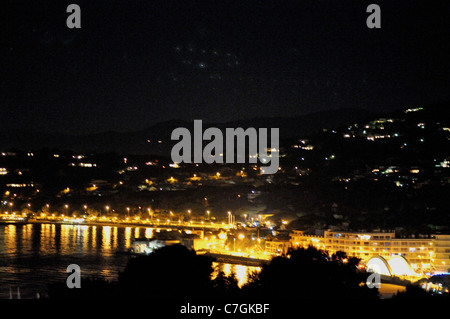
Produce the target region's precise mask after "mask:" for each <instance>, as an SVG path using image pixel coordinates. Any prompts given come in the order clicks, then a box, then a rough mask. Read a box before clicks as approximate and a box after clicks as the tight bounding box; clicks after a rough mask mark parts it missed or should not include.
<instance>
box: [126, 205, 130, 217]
mask: <svg viewBox="0 0 450 319" xmlns="http://www.w3.org/2000/svg"><path fill="white" fill-rule="evenodd" d="M127 215H128V217H130V207H127Z"/></svg>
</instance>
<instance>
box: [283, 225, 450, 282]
mask: <svg viewBox="0 0 450 319" xmlns="http://www.w3.org/2000/svg"><path fill="white" fill-rule="evenodd" d="M291 245H292V247H294V248H296V247H308V246H310V245H312V246H314V247H316V248H319V249H323V250H327V251H328V252H329V254H333V253H335V252H337V251H343V252H345V253H347V255H348V256H349V257H357V258H360V259H361V261H362V262H363V263H366V262H367V261H369V259H371V258H373V257H377V256H379V257H382V258H384V259H385V260H387V261H389V260H390V259H391V258H392V257H394V256H402V257H404V258H405V259H406V260H407V261H408V263H409V264H410V265H411V267H412V269H413V270H414V271H415V272H417V273H435V274H436V273H446V272H448V271H449V269H450V235H431V236H429V237H415V238H397V237H396V236H395V232H371V233H368V232H367V233H362V232H340V231H330V230H327V231H324V234H323V236H318V235H307V234H305V233H304V232H303V231H300V230H294V231H293V233H291Z"/></svg>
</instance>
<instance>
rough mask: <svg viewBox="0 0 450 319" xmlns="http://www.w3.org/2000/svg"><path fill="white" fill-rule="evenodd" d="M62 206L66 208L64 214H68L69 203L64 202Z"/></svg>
mask: <svg viewBox="0 0 450 319" xmlns="http://www.w3.org/2000/svg"><path fill="white" fill-rule="evenodd" d="M64 207H65V208H66V215H69V214H68V210H69V205H67V204H65V205H64Z"/></svg>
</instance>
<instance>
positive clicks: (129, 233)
mask: <svg viewBox="0 0 450 319" xmlns="http://www.w3.org/2000/svg"><path fill="white" fill-rule="evenodd" d="M156 231H158V230H156V229H154V228H148V227H125V226H91V225H89V226H88V225H64V224H2V225H0V299H5V298H10V294H11V292H12V296H13V298H14V299H15V298H17V287H19V289H20V294H21V298H35V297H36V293H38V292H39V293H40V294H41V295H42V294H43V293H45V291H46V288H47V286H48V284H49V283H51V282H55V281H60V282H61V281H62V282H64V283H65V282H66V279H67V277H68V276H69V273H67V272H66V269H67V266H69V265H70V264H77V265H79V266H80V268H81V278H82V280H83V278H89V277H97V278H103V279H106V280H111V281H114V280H117V278H118V273H119V271H123V270H124V269H125V266H126V264H127V262H128V260H129V258H130V255H128V254H126V252H127V250H128V248H129V247H130V245H131V241H132V239H133V238H138V237H139V238H143V237H146V238H151V237H153V234H154V232H156ZM213 266H214V267H215V269H216V272H217V271H218V270H219V269H220V270H223V271H224V272H225V274H229V273H231V272H234V273H235V274H236V277H237V279H238V280H239V283H240V284H241V285H242V284H243V283H245V282H246V280H247V277H248V274H249V272H252V271H255V270H256V271H257V270H258V267H247V266H242V265H230V264H225V263H223V264H222V263H220V264H219V263H214V264H213ZM213 275H214V274H213Z"/></svg>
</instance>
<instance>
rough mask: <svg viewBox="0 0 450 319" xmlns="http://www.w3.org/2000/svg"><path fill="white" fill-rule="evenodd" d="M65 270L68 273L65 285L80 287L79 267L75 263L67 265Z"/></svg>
mask: <svg viewBox="0 0 450 319" xmlns="http://www.w3.org/2000/svg"><path fill="white" fill-rule="evenodd" d="M66 272H68V273H70V275H69V276H68V277H67V280H66V285H67V287H68V288H70V289H72V288H81V268H80V266H78V265H77V264H70V265H69V266H67V269H66Z"/></svg>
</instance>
